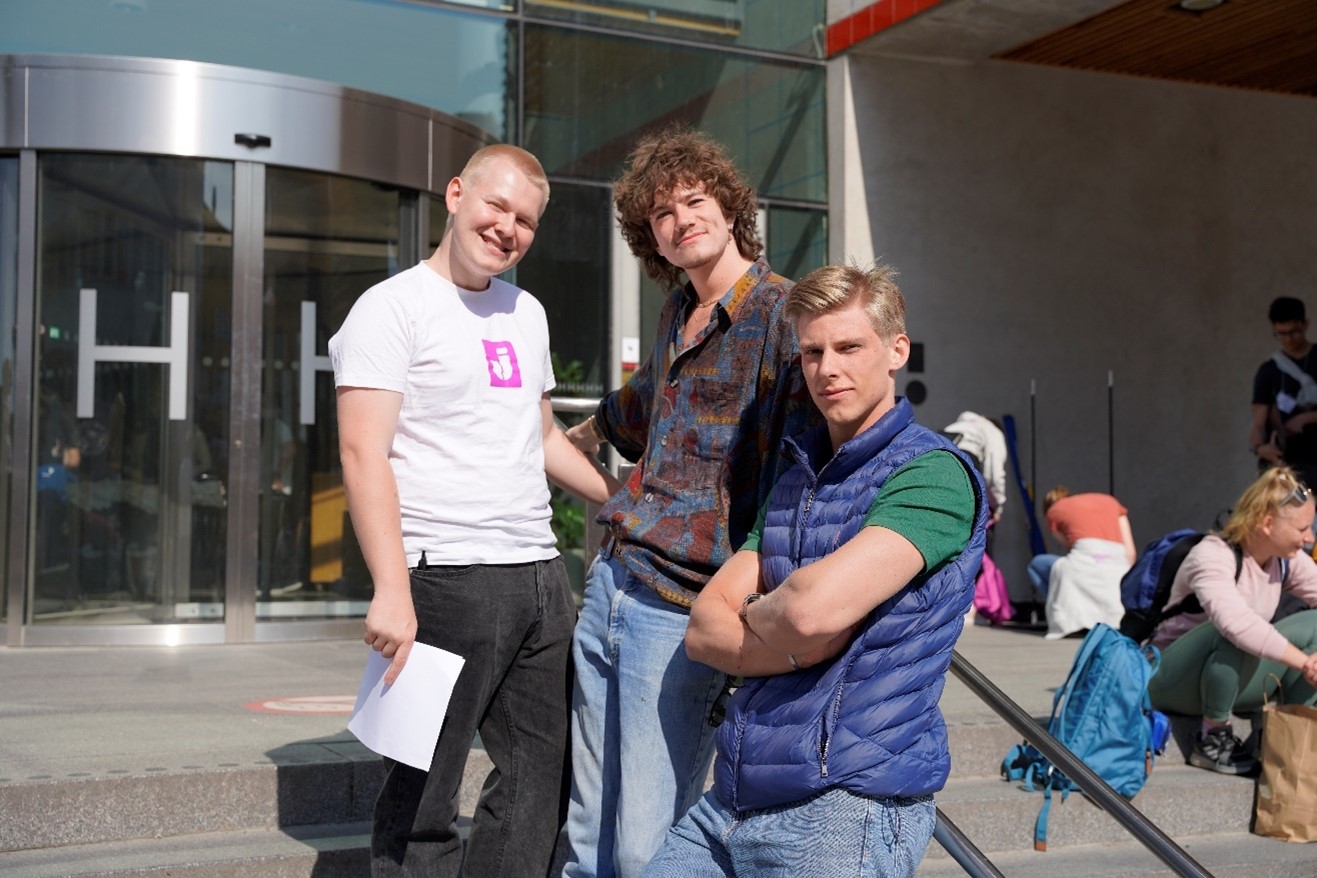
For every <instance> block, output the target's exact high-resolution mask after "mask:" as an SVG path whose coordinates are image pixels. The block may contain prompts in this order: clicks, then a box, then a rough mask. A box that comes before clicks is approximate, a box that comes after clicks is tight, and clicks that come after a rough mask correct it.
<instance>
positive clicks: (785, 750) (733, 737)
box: [714, 398, 988, 811]
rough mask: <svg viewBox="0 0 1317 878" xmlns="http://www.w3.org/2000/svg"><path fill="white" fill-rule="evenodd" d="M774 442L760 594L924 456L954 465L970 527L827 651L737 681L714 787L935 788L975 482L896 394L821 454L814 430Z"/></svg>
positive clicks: (981, 521)
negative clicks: (965, 489) (885, 408)
mask: <svg viewBox="0 0 1317 878" xmlns="http://www.w3.org/2000/svg"><path fill="white" fill-rule="evenodd" d="M785 444H786V450H787V453H788V456H789V459H791V460H794V461H795V463H794V465H793V466H791V468H790V469H788V470H787V472H786V473H784V474H783V476H782V477H781V478H780V479H779V480H778V483H777V485H776V486H775V487H774V488H773V491H772V494H771V495H770V497H769V501H768V510H767V514H766V518H765V524H764V530H763V534H762V539H761V542H760V547H759V549H760V555H761V564H762V568H761V569H762V571H763V576H764V580H765V586H766V589H767V590H768V591H772V590H773V589H774V588H777V586H778V585H780V584H781V583H782V582H783V581H784V580H785V579H786V578H787V576H788V575H789V574H790V573H791V572H792V571H794V570H795V569H796V568H798V567H803V566H805V565H807V564H809V563H811V562H813V561H817V560H819V559H820V558H822V557H824V556H825V555H828V554H830V553H831V552H833V551H834V550H836V548H837V547H838V546H840V545H841V544H842V543H844V542H846V541H847V540H849V539H850V538H851V537H853V536H855V535H856V534H857V533H859V531H860V528H861V527H863V526H864V519H865V517H866V515H867V514H868V512H869V507H870V506H871V505H872V504H873V501H874V498H875V497H877V495H878V492H879V490H880V489H881V488H882V486H883V483H884V482H886V481H887V479H888V477H890V476H891V474H892V473H894V472H896V471H897V470H898V469H900V468H901V467H902V466H904V465H906V464H907V463H909V462H910V461H911V460H913V459H914V458H915V457H917V456H919V455H921V454H924V453H926V452H929V451H936V450H942V451H948V452H950V453H952V454H955V455H956V456H957V458H959V459H960V460H961V462H962V463H963V464H964V465H965V468H966V470H967V471H968V472H969V474H970V482H971V484H972V485H973V487H974V496H975V516H974V527H973V530H972V532H971V535H970V539H969V543H968V544H967V546H966V547H965V549H964V550H963V551H962V552H961V553H960V555H959V556H957V557H956V558H955V559H953V560H952V561H951V562H949V563H948V564H946V565H945V566H944V567H943V568H942V569H940V570H937V571H936V572H934V573H933V574H932V575H924V574H921V575H920V576H919V577H917V578H916V579H914V580H913V581H912V582H911V583H910V584H908V585H907V586H905V587H904V588H902V589H901V590H900V591H898V592H897V593H896V594H895V595H893V596H892V597H890V598H889V599H888V600H886V601H884V602H883V603H882V604H880V605H879V606H878V608H877V609H876V610H874V612H873V614H872V615H871V616H870V618H869V619H868V620H867V621H866V622H865V623H864V625H863V626H862V627H861V628H860V630H859V632H858V633H857V634H856V636H855V638H854V639H853V640H852V641H851V643H850V645H849V646H848V647H847V648H846V650H845V651H844V652H843V653H842V654H841V655H839V656H837V657H836V658H834V659H832V660H829V661H825V662H822V663H820V664H818V665H816V666H814V667H810V668H805V669H804V670H801V671H795V672H793V673H788V674H779V675H777V676H772V677H752V678H749V679H747V680H746V681H745V685H743V686H742V687H741V688H740V689H738V690H737V691H736V693H735V694H734V695H733V697H732V699H731V700H730V702H729V704H728V709H727V716H726V719H725V720H724V722H723V724H722V726H721V727H720V728H719V729H718V758H717V762H716V764H715V767H714V789H715V790H716V792H717V795H718V797H719V798H720V799H721V800H722V802H723V803H724V804H725V805H726V806H727V807H729V808H731V809H732V810H734V811H751V810H758V809H761V808H771V807H775V806H778V805H786V804H790V803H792V802H799V801H802V800H804V799H807V798H809V797H811V796H813V795H815V794H817V793H820V792H823V791H824V790H828V789H833V788H842V789H845V790H849V791H850V792H853V793H859V794H862V795H868V796H876V797H906V796H918V795H924V794H928V793H933V792H936V791H937V790H940V789H942V787H943V786H944V785H945V784H946V780H947V775H948V774H949V773H950V770H951V756H950V753H949V752H948V749H947V732H946V723H945V722H944V720H943V719H942V712H941V711H940V710H939V709H938V700H939V698H940V697H941V695H942V687H943V684H944V682H945V680H946V671H947V667H948V666H949V665H950V663H951V651H952V648H953V647H954V646H955V643H956V640H957V638H959V636H960V632H961V627H962V625H963V624H964V617H965V613H966V612H967V611H968V610H969V606H970V602H971V601H972V600H973V596H974V577H975V575H976V574H977V573H978V569H979V563H980V561H981V560H982V557H983V547H984V534H985V525H986V520H987V505H988V504H987V502H986V500H985V491H984V487H983V479H982V478H981V477H980V476H979V474H978V471H977V470H976V469H975V468H974V466H973V464H972V463H971V462H970V461H969V459H968V458H966V457H965V456H964V455H963V454H961V453H960V452H959V451H957V450H956V448H955V446H953V445H952V444H951V443H950V442H948V441H947V440H945V439H944V438H942V437H941V436H940V435H938V434H936V433H934V432H932V431H931V430H928V429H926V428H925V427H922V426H920V425H919V424H916V423H915V422H914V412H913V410H912V409H911V407H910V404H909V403H908V402H907V401H906V400H905V399H904V398H898V399H897V403H896V406H895V407H894V408H893V409H892V410H891V411H889V412H888V413H887V414H885V415H883V417H882V418H881V419H879V421H878V422H877V423H876V424H874V425H873V426H872V427H870V428H869V429H867V430H865V431H864V432H863V433H861V434H860V435H858V436H856V437H855V438H853V439H851V440H850V441H849V442H846V443H843V444H842V446H841V447H840V448H839V449H837V452H836V454H835V455H833V456H832V457H831V458H829V456H828V455H829V451H830V450H831V449H830V443H829V441H828V434H827V429H826V427H821V428H817V429H815V430H812V431H810V432H808V433H805V434H803V435H802V436H800V437H797V438H796V439H788V440H786V443H785Z"/></svg>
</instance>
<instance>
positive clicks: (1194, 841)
mask: <svg viewBox="0 0 1317 878" xmlns="http://www.w3.org/2000/svg"><path fill="white" fill-rule="evenodd" d="M1178 843H1179V844H1180V846H1181V847H1183V848H1184V849H1185V850H1186V851H1187V852H1188V853H1189V855H1190V856H1192V857H1193V858H1194V859H1196V860H1197V861H1198V862H1199V863H1201V864H1203V866H1204V867H1205V868H1207V869H1208V870H1209V871H1211V873H1212V874H1213V875H1215V876H1216V878H1313V876H1315V875H1317V852H1314V851H1312V850H1311V845H1298V844H1286V843H1285V842H1282V841H1274V840H1272V839H1267V838H1259V837H1258V836H1256V835H1250V834H1248V833H1239V832H1235V833H1219V834H1215V835H1209V836H1195V837H1185V838H1180V839H1178ZM937 847H938V845H937V843H936V842H934V843H933V845H932V846H931V847H930V848H929V854H928V856H927V857H925V858H924V862H923V863H921V864H920V866H919V872H918V873H917V874H918V878H963V876H964V875H965V872H964V870H963V869H961V867H960V864H958V863H956V862H955V861H954V860H952V859H951V858H950V857H947V856H945V855H942V856H935V855H934V850H935V849H936V848H937ZM938 853H941V852H940V850H939V851H938ZM992 861H993V864H994V865H995V866H996V867H997V869H998V870H1000V871H1001V873H1002V874H1003V875H1008V876H1010V878H1056V876H1059V875H1071V876H1075V878H1154V876H1155V878H1165V876H1167V875H1171V874H1173V873H1172V872H1171V871H1170V869H1168V868H1167V867H1166V865H1165V864H1163V863H1162V862H1161V861H1160V860H1158V859H1157V858H1156V857H1154V856H1153V855H1152V854H1151V853H1149V852H1148V851H1147V849H1145V848H1144V847H1143V846H1142V845H1140V844H1138V843H1137V842H1131V841H1125V842H1108V843H1105V844H1088V845H1074V846H1071V847H1063V848H1055V849H1049V850H1047V851H1046V852H1043V853H1038V852H1036V851H1033V850H1016V851H1006V852H1001V853H997V854H993V855H992Z"/></svg>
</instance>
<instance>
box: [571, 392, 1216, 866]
mask: <svg viewBox="0 0 1317 878" xmlns="http://www.w3.org/2000/svg"><path fill="white" fill-rule="evenodd" d="M599 402H600V401H599V400H598V399H588V398H569V397H554V398H553V410H554V411H555V412H563V413H571V414H587V413H593V412H594V411H595V409H596V408H598V407H599ZM593 519H594V516H593V515H589V516H587V520H588V521H589V522H590V523H591V524H593ZM587 545H590V543H587ZM951 672H952V673H953V674H955V675H956V678H957V679H958V680H960V681H961V682H962V683H964V684H965V686H966V687H967V688H968V689H969V690H970V691H971V692H973V693H974V694H975V695H977V696H978V697H979V699H980V700H982V701H983V702H984V703H985V704H987V705H988V706H989V707H991V708H992V709H993V710H994V711H996V713H997V714H998V715H999V716H1000V717H1001V718H1002V719H1004V720H1006V722H1007V723H1008V724H1009V725H1010V726H1011V728H1013V729H1015V731H1017V732H1019V733H1020V735H1021V736H1022V737H1023V738H1024V739H1025V740H1026V741H1028V742H1029V743H1030V744H1033V745H1034V746H1035V747H1036V748H1038V752H1039V753H1042V754H1043V756H1044V757H1046V758H1047V759H1048V760H1049V761H1050V762H1051V763H1052V764H1053V765H1054V766H1056V767H1057V768H1058V769H1060V770H1061V771H1062V772H1063V773H1064V774H1065V776H1066V777H1068V778H1070V779H1071V780H1072V781H1074V783H1075V785H1076V786H1078V787H1079V789H1080V790H1081V791H1083V793H1084V794H1085V795H1087V796H1088V797H1089V798H1090V799H1091V800H1092V801H1093V803H1094V804H1095V805H1097V806H1098V807H1100V808H1101V809H1102V810H1104V811H1106V812H1107V813H1108V814H1110V815H1111V816H1112V817H1113V818H1115V820H1116V822H1117V823H1119V824H1120V825H1121V826H1123V827H1124V828H1125V831H1127V832H1128V833H1130V834H1131V835H1132V836H1134V838H1135V839H1136V840H1137V841H1138V842H1140V843H1141V844H1142V845H1143V846H1144V847H1146V848H1148V850H1150V851H1151V852H1152V853H1153V854H1155V855H1156V856H1157V857H1158V858H1159V859H1160V860H1161V861H1162V862H1164V863H1165V864H1166V865H1167V866H1169V867H1170V868H1171V869H1172V870H1173V871H1174V872H1175V873H1176V874H1177V875H1181V876H1184V878H1212V873H1211V872H1208V871H1207V870H1206V869H1204V868H1203V866H1202V864H1200V863H1199V862H1198V861H1197V860H1195V859H1194V858H1193V857H1191V856H1189V854H1188V853H1186V852H1185V850H1184V849H1183V848H1182V847H1180V846H1179V845H1178V844H1176V843H1175V841H1174V840H1172V839H1171V837H1170V836H1168V835H1167V834H1166V833H1164V832H1162V831H1161V830H1160V829H1159V828H1157V826H1156V824H1154V823H1153V822H1152V821H1151V820H1149V819H1148V818H1147V817H1145V816H1144V815H1143V814H1142V813H1141V812H1140V811H1139V810H1138V809H1137V808H1135V807H1134V806H1133V805H1131V804H1130V803H1129V801H1128V800H1127V799H1126V798H1125V797H1124V796H1122V795H1121V794H1120V793H1118V792H1116V791H1115V790H1114V789H1112V788H1111V785H1110V784H1108V783H1107V782H1106V781H1105V780H1103V779H1102V777H1101V775H1099V774H1098V773H1097V772H1095V771H1093V769H1091V768H1089V767H1088V766H1087V765H1085V764H1084V763H1083V762H1081V761H1080V760H1079V758H1078V757H1077V756H1075V754H1073V753H1071V752H1070V750H1068V749H1067V748H1066V747H1065V745H1064V744H1062V743H1061V742H1060V741H1058V740H1057V739H1056V738H1054V737H1053V736H1052V735H1051V734H1050V733H1049V732H1048V731H1047V730H1046V729H1045V728H1043V727H1042V726H1040V725H1038V723H1036V722H1034V719H1033V717H1031V716H1030V715H1029V714H1028V713H1026V712H1025V711H1024V710H1023V709H1022V708H1021V707H1020V706H1019V705H1018V704H1016V703H1015V702H1014V701H1012V700H1011V699H1010V698H1009V697H1008V696H1007V695H1006V693H1004V692H1002V691H1001V690H1000V689H998V688H997V686H996V685H995V684H994V683H993V682H992V681H991V680H989V679H988V678H987V677H985V676H984V675H983V673H982V672H981V671H979V669H978V668H976V667H974V665H973V664H971V663H970V662H969V661H967V660H966V659H965V658H964V657H963V656H962V655H961V654H960V653H959V652H956V651H953V652H952V654H951ZM933 837H934V838H936V839H937V840H938V842H939V843H940V844H941V845H942V847H943V848H945V849H946V851H947V853H948V854H949V855H950V856H951V857H952V859H954V860H955V861H956V862H957V863H959V864H960V866H961V867H962V868H963V869H964V870H965V872H966V873H967V874H969V875H971V876H974V878H999V876H1001V874H1002V873H1001V872H1000V871H999V870H998V869H997V867H996V866H994V865H993V864H992V861H991V860H989V859H988V858H987V856H985V855H984V853H983V852H982V851H981V850H979V849H978V848H977V847H975V845H974V843H973V842H972V841H970V839H969V837H968V836H967V835H965V833H964V832H962V831H961V830H960V827H958V826H956V824H955V823H954V822H952V821H951V820H950V819H949V818H948V817H947V816H946V815H945V814H943V813H942V809H941V808H939V809H938V810H937V823H936V824H935V826H934V829H933Z"/></svg>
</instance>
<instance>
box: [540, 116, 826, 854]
mask: <svg viewBox="0 0 1317 878" xmlns="http://www.w3.org/2000/svg"><path fill="white" fill-rule="evenodd" d="M615 187H616V188H615V200H616V204H617V209H618V215H619V221H620V223H621V226H622V232H623V234H624V235H625V237H626V239H627V243H628V244H629V245H630V247H631V252H632V253H633V254H634V255H635V256H636V257H637V258H638V259H640V260H641V262H642V264H643V265H644V267H645V270H646V272H647V273H648V274H649V276H650V277H652V278H654V279H655V280H656V281H658V282H659V283H662V284H665V285H668V286H674V285H676V284H678V283H679V282H680V281H681V277H682V275H683V273H684V274H685V277H686V283H685V284H684V285H683V286H681V287H679V288H677V289H676V290H674V291H673V292H672V294H671V295H670V296H669V297H668V300H667V302H666V303H665V305H664V307H663V312H662V315H661V316H660V318H659V325H658V332H657V338H656V339H655V343H654V347H653V352H652V353H651V355H650V357H649V359H648V360H647V361H646V362H645V363H644V365H642V366H641V368H640V369H639V370H638V371H637V372H636V373H635V375H634V376H633V377H632V378H631V380H630V381H629V382H628V383H627V384H626V385H625V386H624V387H622V388H621V389H620V390H617V391H615V392H614V393H611V394H609V395H608V396H606V397H605V398H604V400H603V401H602V402H601V403H600V405H599V408H598V409H597V410H596V411H595V413H594V414H593V415H592V416H591V417H590V418H589V419H587V420H586V421H585V422H584V423H582V424H580V425H578V426H576V427H574V428H572V429H571V430H569V431H568V437H569V438H570V439H572V441H574V442H575V443H577V446H578V447H580V448H582V449H583V450H585V451H588V452H591V453H593V452H594V451H597V450H598V447H599V442H600V441H607V442H611V443H612V444H613V447H615V448H616V449H617V450H618V452H619V453H620V454H621V455H622V456H623V457H625V458H626V459H628V460H630V461H632V462H634V463H635V464H636V467H635V469H634V470H633V471H632V473H631V476H630V478H629V479H628V480H627V482H626V484H625V485H624V486H623V488H622V490H621V491H619V492H618V493H617V494H616V495H614V496H613V498H612V499H611V500H609V501H608V503H607V504H606V505H605V506H604V508H603V510H602V511H601V513H600V516H599V521H600V523H601V524H603V525H604V526H605V527H606V528H607V530H608V537H607V539H606V541H605V544H604V546H603V548H602V549H601V552H600V555H599V557H598V559H597V560H596V561H595V563H594V565H593V567H592V568H591V570H590V574H589V577H588V581H587V584H586V593H585V607H584V609H583V610H582V614H581V618H580V621H579V622H578V623H577V628H576V636H575V640H574V643H573V657H574V659H575V664H576V683H575V687H574V690H573V697H572V797H571V803H570V806H569V811H568V817H567V838H568V842H569V852H568V859H567V866H566V870H565V872H564V875H565V876H568V878H581V876H612V875H621V876H634V875H636V874H637V873H638V872H639V871H640V869H641V868H642V867H643V866H644V865H645V863H647V862H648V861H649V859H650V857H651V856H653V854H654V852H655V851H656V850H657V849H658V846H659V844H660V842H661V841H662V838H663V833H664V832H666V831H667V829H668V827H669V826H670V825H671V824H672V823H673V822H674V821H675V820H676V819H677V818H678V817H680V816H681V815H682V814H683V813H685V812H686V810H687V809H688V808H689V807H690V806H691V805H692V804H694V803H695V801H696V800H697V799H698V798H699V796H700V794H701V792H702V791H703V787H704V781H705V777H706V776H707V774H708V769H709V763H710V760H711V758H712V755H713V731H714V727H713V726H712V725H711V724H710V715H711V711H712V710H713V709H714V706H715V704H716V703H717V702H718V699H719V696H720V694H721V693H722V691H723V684H724V679H725V678H724V675H723V674H722V673H721V672H719V671H716V670H714V669H713V668H710V667H708V666H707V665H702V664H699V663H697V662H693V661H691V660H690V659H688V658H687V657H686V651H685V648H684V647H683V645H682V644H683V638H684V637H685V634H686V624H687V622H688V621H689V618H690V606H691V604H692V603H693V602H694V600H695V597H696V595H698V594H699V592H700V590H701V589H702V588H703V587H704V584H705V583H706V582H708V581H709V579H710V577H711V576H713V574H714V573H715V572H716V571H717V570H718V568H719V567H721V566H722V565H723V563H724V562H726V561H727V559H728V558H730V557H731V555H732V553H733V551H734V550H735V549H736V548H737V547H739V546H740V544H741V542H742V541H743V540H744V539H745V537H746V535H747V534H748V533H749V531H750V528H751V527H752V526H753V524H754V520H755V514H756V511H757V510H758V508H759V506H760V504H761V503H762V502H763V501H764V499H765V498H766V497H767V496H768V489H769V488H770V486H771V485H772V483H773V479H774V477H775V476H776V475H777V469H778V466H777V464H778V459H779V458H778V447H779V444H780V442H781V438H782V436H784V435H787V434H790V433H793V432H796V431H798V430H799V429H801V428H803V427H804V426H805V425H806V423H807V421H809V420H811V415H810V414H809V413H810V412H812V411H813V409H812V406H811V405H810V403H809V399H808V394H807V392H806V391H805V389H804V383H803V379H802V377H801V373H800V366H799V358H798V356H797V350H796V345H795V340H794V336H793V335H792V332H791V327H790V326H789V325H788V324H787V323H786V322H785V321H784V320H783V318H782V302H783V298H784V297H785V295H786V293H787V291H788V290H789V289H790V287H791V283H790V281H788V280H787V279H786V278H784V277H781V276H780V275H777V274H774V273H773V271H772V270H771V269H770V268H769V267H768V263H766V262H765V261H764V260H763V258H762V255H761V254H762V251H763V244H762V242H761V241H760V239H759V234H758V231H757V229H756V227H755V220H756V215H757V212H758V202H757V199H756V198H755V194H754V191H753V190H752V189H751V188H750V187H749V186H748V185H746V183H745V182H744V181H743V180H742V178H741V175H740V174H739V173H738V172H737V170H736V167H735V165H734V164H733V163H732V161H731V160H730V159H729V158H728V157H727V155H726V153H725V152H724V150H723V148H722V147H721V146H720V145H719V144H717V143H716V142H714V141H713V140H711V139H709V138H708V137H707V136H705V135H703V134H700V133H697V132H694V131H690V130H681V129H677V130H669V131H665V132H662V133H660V134H657V135H654V136H651V137H648V138H646V139H644V140H643V141H642V142H641V143H639V144H638V145H637V146H636V148H635V150H634V151H633V152H632V153H631V156H630V158H629V161H628V165H627V168H626V171H625V172H624V173H623V175H622V177H621V179H619V180H618V181H617V182H616V184H615ZM817 417H818V416H817V412H813V415H812V418H813V419H817Z"/></svg>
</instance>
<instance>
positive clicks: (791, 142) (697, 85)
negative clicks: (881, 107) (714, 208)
mask: <svg viewBox="0 0 1317 878" xmlns="http://www.w3.org/2000/svg"><path fill="white" fill-rule="evenodd" d="M824 77H825V73H824V68H823V67H822V66H818V65H808V64H801V65H793V64H786V63H776V62H770V61H765V60H761V59H757V58H744V57H736V56H731V55H728V54H726V53H723V52H718V51H714V50H706V49H691V48H683V47H678V46H671V45H664V44H659V43H645V42H641V41H639V40H634V39H626V38H621V37H609V36H602V35H599V34H594V33H583V32H571V31H564V30H558V29H556V28H546V27H530V26H528V27H527V28H526V72H525V116H526V135H525V145H526V148H527V149H529V150H530V151H531V152H533V153H535V155H536V156H538V157H539V159H540V161H541V162H543V163H544V167H545V169H546V170H548V172H549V173H550V174H556V175H565V176H573V177H584V178H587V179H595V180H611V179H612V178H613V177H615V176H616V175H617V174H618V172H619V171H620V169H621V166H622V162H623V161H624V159H625V158H626V155H627V153H628V152H629V151H630V149H631V147H632V145H633V144H634V141H635V139H636V135H637V133H638V132H640V131H642V130H644V129H647V128H652V127H654V126H656V125H661V124H669V123H674V122H684V123H689V124H691V125H695V126H697V127H699V128H702V129H704V130H706V131H708V132H709V133H710V134H711V135H713V136H714V137H716V138H717V139H718V140H720V141H722V142H723V143H724V144H726V146H727V148H728V150H729V152H730V153H731V154H732V156H733V157H734V158H735V159H736V161H737V163H738V164H739V165H740V166H741V167H742V168H743V169H744V170H745V172H746V174H747V177H748V179H749V182H750V184H751V185H753V186H754V187H755V189H756V191H758V192H759V193H760V194H761V195H764V196H768V197H777V198H782V199H794V200H802V201H817V202H820V203H822V202H824V201H826V199H827V153H826V142H825V139H824V109H825V106H824V105H825V96H824V87H823V86H824ZM584 83H588V84H589V87H588V88H583V87H582V84H584Z"/></svg>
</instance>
